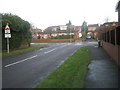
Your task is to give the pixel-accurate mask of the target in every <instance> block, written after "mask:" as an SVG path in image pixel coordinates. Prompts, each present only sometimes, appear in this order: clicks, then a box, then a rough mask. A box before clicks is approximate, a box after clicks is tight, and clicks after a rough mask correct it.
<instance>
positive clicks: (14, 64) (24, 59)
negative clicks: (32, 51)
mask: <svg viewBox="0 0 120 90" xmlns="http://www.w3.org/2000/svg"><path fill="white" fill-rule="evenodd" d="M37 56H38V55H35V56H32V57H29V58H26V59H23V60H21V61H18V62H15V63H11V64H8V65H5V67H9V66H12V65H15V64H18V63H21V62H24V61H27V60H29V59H32V58H35V57H37Z"/></svg>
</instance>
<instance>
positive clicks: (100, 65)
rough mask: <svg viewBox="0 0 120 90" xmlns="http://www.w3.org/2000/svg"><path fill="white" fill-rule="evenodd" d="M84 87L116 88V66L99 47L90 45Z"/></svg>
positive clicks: (119, 84)
mask: <svg viewBox="0 0 120 90" xmlns="http://www.w3.org/2000/svg"><path fill="white" fill-rule="evenodd" d="M88 68H89V71H88V74H87V77H86V85H85V88H118V87H120V83H119V81H120V78H119V72H120V70H119V69H118V66H117V65H116V63H115V62H114V60H112V59H111V58H110V56H108V55H107V53H106V52H105V51H104V49H103V48H101V47H92V50H91V62H90V64H89V66H88Z"/></svg>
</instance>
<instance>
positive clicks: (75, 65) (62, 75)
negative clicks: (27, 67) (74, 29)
mask: <svg viewBox="0 0 120 90" xmlns="http://www.w3.org/2000/svg"><path fill="white" fill-rule="evenodd" d="M89 62H90V47H82V48H80V49H79V50H77V51H76V52H75V53H74V54H73V55H72V56H70V57H69V58H68V59H67V60H66V61H65V62H64V64H62V65H61V66H60V67H59V68H57V69H56V70H55V71H54V72H52V73H51V74H50V75H48V77H46V78H45V79H44V80H43V81H41V82H40V83H39V84H38V85H37V86H36V87H35V88H83V87H84V85H85V77H86V73H87V70H88V68H87V67H88V64H89Z"/></svg>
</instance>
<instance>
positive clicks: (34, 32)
mask: <svg viewBox="0 0 120 90" xmlns="http://www.w3.org/2000/svg"><path fill="white" fill-rule="evenodd" d="M30 31H31V33H32V38H33V39H40V35H41V34H42V33H43V31H42V30H41V29H38V28H36V29H30Z"/></svg>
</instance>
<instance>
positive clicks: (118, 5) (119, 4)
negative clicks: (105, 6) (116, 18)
mask: <svg viewBox="0 0 120 90" xmlns="http://www.w3.org/2000/svg"><path fill="white" fill-rule="evenodd" d="M118 8H120V0H119V1H118V2H117V5H116V11H118Z"/></svg>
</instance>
